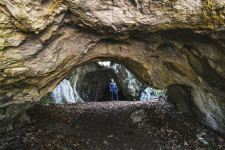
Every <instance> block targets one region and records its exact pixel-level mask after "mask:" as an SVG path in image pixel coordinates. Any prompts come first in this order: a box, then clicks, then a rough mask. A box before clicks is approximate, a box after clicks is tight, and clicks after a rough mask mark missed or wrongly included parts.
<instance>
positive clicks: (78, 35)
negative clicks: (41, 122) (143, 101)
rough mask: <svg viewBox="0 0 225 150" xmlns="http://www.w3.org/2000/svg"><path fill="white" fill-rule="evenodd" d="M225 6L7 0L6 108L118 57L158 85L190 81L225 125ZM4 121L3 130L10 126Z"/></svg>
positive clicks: (2, 92)
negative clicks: (85, 66)
mask: <svg viewBox="0 0 225 150" xmlns="http://www.w3.org/2000/svg"><path fill="white" fill-rule="evenodd" d="M224 6H225V2H224V0H213V1H211V0H204V1H200V0H198V1H196V0H179V1H174V0H157V1H155V0H154V1H153V0H145V1H140V0H139V1H138V0H129V1H127V0H120V1H115V0H107V1H100V0H66V1H64V0H58V1H51V0H35V1H32V0H17V1H15V0H1V1H0V103H1V108H0V109H1V110H4V109H5V108H6V107H7V106H10V105H13V104H14V105H18V104H21V107H22V106H23V105H24V103H25V102H28V101H29V102H36V103H38V102H39V101H40V99H41V98H42V97H43V96H44V95H45V94H47V93H48V92H51V91H52V90H53V89H54V87H56V85H58V83H59V82H60V81H62V80H63V79H64V78H66V77H67V76H68V75H69V74H70V73H71V72H72V71H73V69H74V68H76V67H78V66H80V65H83V64H85V63H88V62H92V61H96V60H100V59H102V60H103V59H110V60H114V61H118V62H120V63H122V64H124V65H126V66H127V67H128V68H129V69H130V70H131V72H132V73H134V74H135V75H136V76H137V78H138V79H140V80H141V81H142V82H143V83H146V84H147V85H149V86H151V87H154V88H158V89H163V88H165V87H166V86H169V85H173V84H180V85H186V86H189V87H190V88H191V95H192V98H193V103H192V105H193V106H192V107H193V108H195V109H196V110H195V111H194V113H195V115H196V116H198V117H199V119H202V121H203V122H204V123H205V124H207V125H210V126H211V127H212V128H214V129H216V130H218V131H220V132H225V123H224V122H225V120H224V118H225V112H224V110H225V109H224V98H225V97H224V89H225V84H224V83H225V67H224V66H225V61H224V57H225V54H224V49H225V45H224V31H225V28H224V27H225V24H224V18H225V17H224V16H225V13H224V9H225V7H224ZM181 105H182V104H181ZM20 113H22V111H18V114H17V115H15V116H13V117H12V118H11V121H13V120H14V119H15V117H16V116H18V115H19V114H20ZM3 121H4V122H7V124H3V125H2V124H1V125H0V126H1V127H0V128H2V129H4V130H1V131H0V132H6V131H7V126H9V125H10V121H8V120H7V119H6V118H3Z"/></svg>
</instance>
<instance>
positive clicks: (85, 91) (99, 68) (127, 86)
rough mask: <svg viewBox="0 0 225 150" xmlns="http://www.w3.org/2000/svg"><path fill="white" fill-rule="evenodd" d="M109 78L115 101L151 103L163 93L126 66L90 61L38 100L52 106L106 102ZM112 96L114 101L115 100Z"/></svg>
mask: <svg viewBox="0 0 225 150" xmlns="http://www.w3.org/2000/svg"><path fill="white" fill-rule="evenodd" d="M111 79H114V80H115V82H116V83H117V86H118V89H119V92H118V96H119V100H120V101H121V100H122V101H143V100H152V99H153V98H157V96H159V94H158V92H159V91H160V95H165V91H161V90H155V89H152V88H150V87H148V86H147V85H145V84H142V83H141V82H140V81H139V80H138V79H137V78H136V76H135V75H133V74H132V73H131V72H130V71H129V70H128V69H127V68H126V67H124V66H123V65H122V64H119V63H118V62H117V63H115V62H114V61H100V62H99V61H93V62H89V63H85V64H84V65H82V66H80V67H78V68H76V69H75V70H74V71H73V72H72V74H70V75H69V76H68V77H66V78H65V79H63V80H62V81H61V82H60V83H59V85H57V86H56V87H55V89H54V90H53V91H52V94H48V95H47V96H45V97H44V98H42V99H41V103H44V104H45V103H46V101H49V102H53V103H54V100H55V101H56V103H74V102H101V101H110V100H111V92H110V88H109V84H110V82H111ZM115 99H116V98H115V95H114V100H115Z"/></svg>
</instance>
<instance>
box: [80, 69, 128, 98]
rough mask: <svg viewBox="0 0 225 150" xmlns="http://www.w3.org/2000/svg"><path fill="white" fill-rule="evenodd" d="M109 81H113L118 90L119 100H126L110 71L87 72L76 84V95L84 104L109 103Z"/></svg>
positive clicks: (113, 74) (114, 75) (112, 72)
mask: <svg viewBox="0 0 225 150" xmlns="http://www.w3.org/2000/svg"><path fill="white" fill-rule="evenodd" d="M110 79H114V80H115V82H116V83H117V86H118V89H119V92H118V94H119V100H128V99H127V98H126V96H124V94H123V93H124V92H125V91H123V89H122V88H121V85H120V83H119V81H118V78H117V76H116V74H115V72H114V71H113V70H112V69H101V70H96V71H94V72H89V73H87V74H85V75H83V76H81V77H80V78H79V80H78V82H77V88H76V90H77V91H78V94H79V95H80V97H81V98H82V99H83V100H84V101H85V102H90V101H96V102H99V101H110V100H111V92H110V88H109V84H110Z"/></svg>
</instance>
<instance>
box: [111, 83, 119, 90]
mask: <svg viewBox="0 0 225 150" xmlns="http://www.w3.org/2000/svg"><path fill="white" fill-rule="evenodd" d="M113 90H116V91H117V90H118V88H117V85H116V83H115V82H111V83H110V91H113Z"/></svg>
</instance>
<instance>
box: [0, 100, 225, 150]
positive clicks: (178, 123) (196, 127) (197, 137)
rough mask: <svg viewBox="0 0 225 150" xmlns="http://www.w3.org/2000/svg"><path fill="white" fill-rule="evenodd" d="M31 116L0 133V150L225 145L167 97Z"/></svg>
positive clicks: (45, 110) (164, 149) (50, 109)
mask: <svg viewBox="0 0 225 150" xmlns="http://www.w3.org/2000/svg"><path fill="white" fill-rule="evenodd" d="M29 114H30V115H31V121H30V123H29V124H27V125H26V126H25V127H23V128H20V129H17V130H14V131H13V132H10V133H8V134H4V135H1V137H0V149H6V150H10V149H12V150H17V149H18V150H19V149H21V150H76V149H77V150H82V149H84V150H158V149H159V150H160V149H161V150H170V149H176V150H184V149H199V150H204V149H212V150H216V149H225V140H224V139H225V137H224V135H222V134H220V133H218V132H216V131H213V130H212V129H210V128H208V127H206V126H204V125H202V124H201V123H200V122H199V121H197V120H196V119H195V118H194V117H193V116H191V115H188V114H184V113H181V112H179V111H176V110H175V109H174V108H173V106H172V105H169V104H168V103H167V102H165V101H159V102H155V101H145V102H130V101H114V102H90V103H76V104H70V105H69V104H67V105H65V104H64V105H59V104H56V105H49V106H43V105H37V106H35V107H34V108H32V109H31V110H29Z"/></svg>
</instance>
